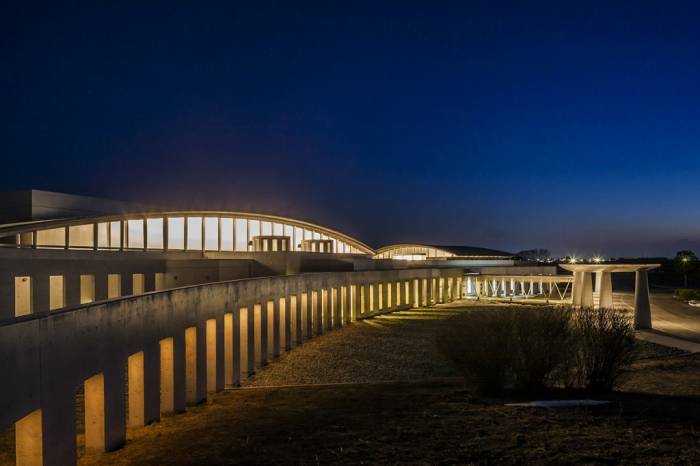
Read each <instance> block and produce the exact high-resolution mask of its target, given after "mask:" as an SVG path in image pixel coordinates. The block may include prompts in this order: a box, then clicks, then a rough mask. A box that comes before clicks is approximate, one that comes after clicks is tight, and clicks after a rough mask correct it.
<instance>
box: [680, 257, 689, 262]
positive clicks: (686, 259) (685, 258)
mask: <svg viewBox="0 0 700 466" xmlns="http://www.w3.org/2000/svg"><path fill="white" fill-rule="evenodd" d="M681 260H682V261H683V262H688V261H689V260H690V259H689V258H688V256H684V257H683V259H681Z"/></svg>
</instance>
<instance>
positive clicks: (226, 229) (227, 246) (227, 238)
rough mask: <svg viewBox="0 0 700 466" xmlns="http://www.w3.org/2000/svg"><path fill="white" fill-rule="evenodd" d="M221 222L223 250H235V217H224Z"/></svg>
mask: <svg viewBox="0 0 700 466" xmlns="http://www.w3.org/2000/svg"><path fill="white" fill-rule="evenodd" d="M219 222H221V250H222V251H233V219H232V218H226V217H223V218H221V219H220V220H219Z"/></svg>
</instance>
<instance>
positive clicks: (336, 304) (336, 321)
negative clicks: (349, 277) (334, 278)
mask: <svg viewBox="0 0 700 466" xmlns="http://www.w3.org/2000/svg"><path fill="white" fill-rule="evenodd" d="M342 291H343V289H342V287H333V288H331V293H330V294H331V295H330V302H331V303H330V304H331V315H332V316H333V327H332V328H334V329H339V328H340V327H341V325H343V314H342V312H341V310H342V309H341V307H342V302H341V301H342V299H343V296H342Z"/></svg>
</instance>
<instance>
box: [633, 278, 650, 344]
mask: <svg viewBox="0 0 700 466" xmlns="http://www.w3.org/2000/svg"><path fill="white" fill-rule="evenodd" d="M634 328H635V329H637V330H640V329H650V328H651V304H650V303H649V276H648V272H647V271H646V270H637V271H636V272H635V288H634Z"/></svg>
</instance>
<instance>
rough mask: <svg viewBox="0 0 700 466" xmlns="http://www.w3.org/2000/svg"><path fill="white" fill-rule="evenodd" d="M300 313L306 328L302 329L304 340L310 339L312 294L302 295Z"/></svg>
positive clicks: (311, 334)
mask: <svg viewBox="0 0 700 466" xmlns="http://www.w3.org/2000/svg"><path fill="white" fill-rule="evenodd" d="M302 306H303V307H302V312H303V316H302V319H304V323H305V324H306V327H305V328H304V332H305V333H304V338H312V337H313V334H314V331H313V317H312V315H313V312H314V309H313V299H312V292H310V291H309V292H307V293H304V294H302Z"/></svg>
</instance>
